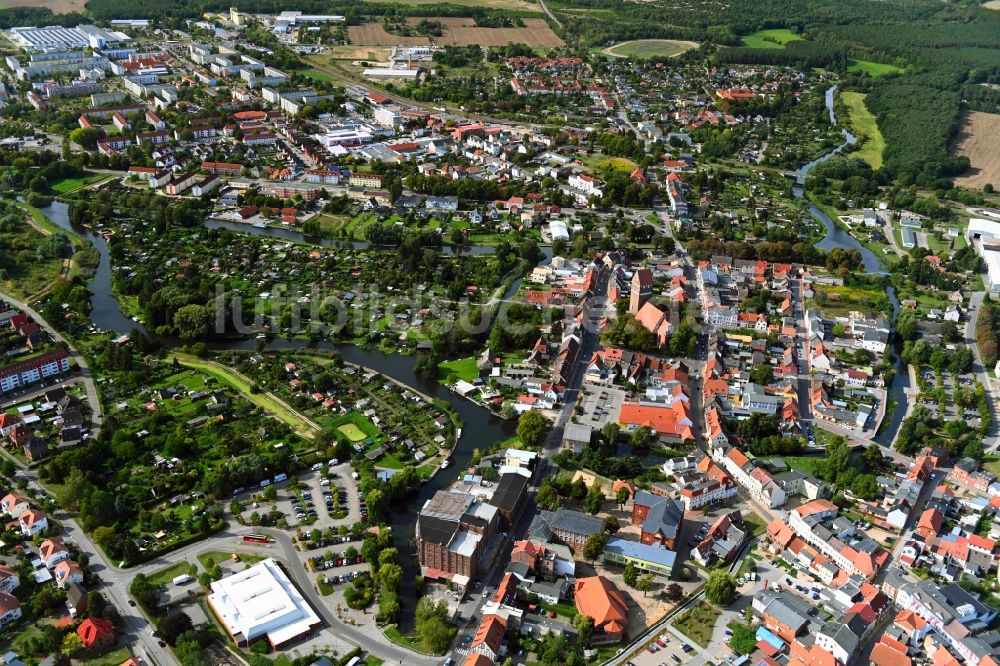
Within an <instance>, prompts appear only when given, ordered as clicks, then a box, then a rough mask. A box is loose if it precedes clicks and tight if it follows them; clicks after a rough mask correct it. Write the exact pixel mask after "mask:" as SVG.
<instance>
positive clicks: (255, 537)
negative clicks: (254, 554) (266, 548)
mask: <svg viewBox="0 0 1000 666" xmlns="http://www.w3.org/2000/svg"><path fill="white" fill-rule="evenodd" d="M243 541H245V542H247V543H270V542H271V539H270V537H268V536H267V535H266V534H244V535H243Z"/></svg>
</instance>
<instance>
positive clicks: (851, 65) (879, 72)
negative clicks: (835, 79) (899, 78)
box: [847, 58, 903, 78]
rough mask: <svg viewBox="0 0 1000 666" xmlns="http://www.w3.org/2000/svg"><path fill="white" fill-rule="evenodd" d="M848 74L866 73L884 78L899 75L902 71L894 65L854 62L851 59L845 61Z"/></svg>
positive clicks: (866, 61)
mask: <svg viewBox="0 0 1000 666" xmlns="http://www.w3.org/2000/svg"><path fill="white" fill-rule="evenodd" d="M847 62H848V65H847V71H848V72H852V73H853V72H867V73H868V76H874V77H876V78H877V77H879V76H885V75H886V74H900V73H902V72H903V70H902V69H901V68H899V67H896V66H895V65H889V64H886V63H884V62H872V61H871V60H856V59H854V58H851V59H850V60H848V61H847Z"/></svg>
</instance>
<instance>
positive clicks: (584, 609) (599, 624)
mask: <svg viewBox="0 0 1000 666" xmlns="http://www.w3.org/2000/svg"><path fill="white" fill-rule="evenodd" d="M575 592H576V609H577V611H578V612H580V613H582V614H583V615H589V616H590V617H591V618H593V620H594V627H595V628H599V629H601V630H602V631H605V632H610V633H619V632H622V631H625V628H626V627H627V626H628V605H627V604H626V603H625V599H623V598H622V595H621V593H620V592H619V591H618V589H617V588H616V587H615V585H614V583H612V582H611V581H609V580H608V579H607V578H605V577H604V576H591V577H590V578H580V579H578V580H577V581H576V590H575Z"/></svg>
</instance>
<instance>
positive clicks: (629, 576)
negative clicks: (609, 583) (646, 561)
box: [622, 560, 639, 588]
mask: <svg viewBox="0 0 1000 666" xmlns="http://www.w3.org/2000/svg"><path fill="white" fill-rule="evenodd" d="M622 580H624V581H625V584H626V585H628V586H629V587H633V588H634V587H635V585H636V583H638V582H639V572H638V571H636V568H635V564H633V562H632V560H629V561H628V562H627V563H626V564H625V571H624V572H623V573H622Z"/></svg>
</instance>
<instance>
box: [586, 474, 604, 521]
mask: <svg viewBox="0 0 1000 666" xmlns="http://www.w3.org/2000/svg"><path fill="white" fill-rule="evenodd" d="M603 505H604V491H603V490H601V485H600V484H599V483H598V482H597V481H594V483H593V484H592V485H591V486H590V490H588V491H587V499H585V500H584V502H583V507H584V508H585V509H586V510H587V513H589V514H591V515H597V513H598V512H599V511H600V510H601V506H603Z"/></svg>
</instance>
